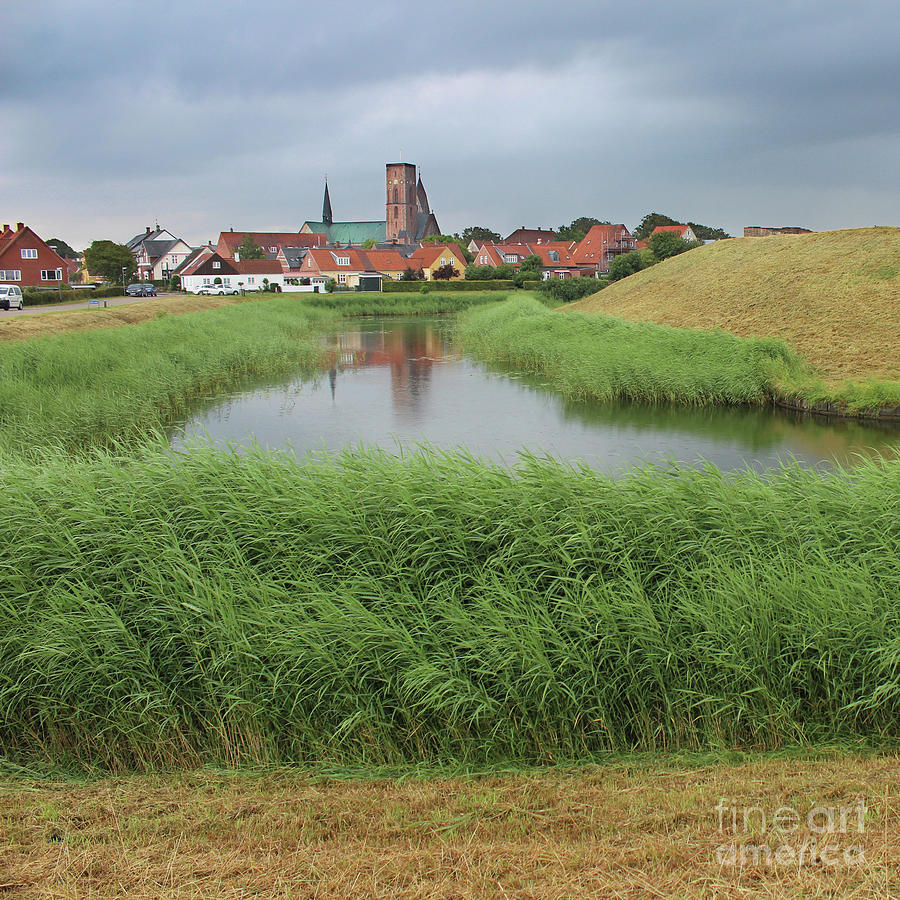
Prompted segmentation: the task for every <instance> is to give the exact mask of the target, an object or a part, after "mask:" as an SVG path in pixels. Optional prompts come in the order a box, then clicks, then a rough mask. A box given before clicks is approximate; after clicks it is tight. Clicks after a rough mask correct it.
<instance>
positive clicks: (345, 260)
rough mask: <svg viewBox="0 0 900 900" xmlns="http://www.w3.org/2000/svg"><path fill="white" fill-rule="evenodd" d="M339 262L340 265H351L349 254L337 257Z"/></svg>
mask: <svg viewBox="0 0 900 900" xmlns="http://www.w3.org/2000/svg"><path fill="white" fill-rule="evenodd" d="M336 260H337V264H338V265H339V266H349V265H350V257H349V256H338V257H336Z"/></svg>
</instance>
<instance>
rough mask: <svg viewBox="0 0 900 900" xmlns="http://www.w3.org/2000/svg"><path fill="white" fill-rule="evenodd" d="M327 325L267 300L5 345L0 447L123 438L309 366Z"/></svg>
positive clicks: (23, 448) (304, 310) (290, 305)
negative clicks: (243, 385)
mask: <svg viewBox="0 0 900 900" xmlns="http://www.w3.org/2000/svg"><path fill="white" fill-rule="evenodd" d="M334 321H335V317H334V315H333V314H332V313H329V312H327V311H326V310H316V309H311V308H308V307H305V306H302V305H300V304H298V303H297V302H296V300H293V299H291V298H277V299H272V300H267V301H261V302H258V303H253V304H249V303H246V304H239V305H234V306H223V307H221V308H219V309H211V310H205V311H202V312H196V313H190V314H187V315H182V316H170V315H162V316H160V317H158V318H156V319H153V320H150V321H146V322H141V323H138V324H135V325H129V326H125V327H119V328H103V329H94V330H90V331H83V332H69V333H64V334H59V335H52V336H46V337H39V338H34V339H31V340H27V341H12V342H9V343H7V344H5V345H4V346H3V350H2V353H0V448H5V449H7V450H14V451H16V452H27V451H28V450H29V448H32V447H40V446H48V445H52V446H56V447H58V448H60V449H62V450H64V451H76V450H83V449H84V448H86V447H91V446H98V445H108V444H110V443H113V442H115V443H121V442H123V441H126V442H128V441H133V440H135V439H138V438H140V437H141V436H143V435H145V434H146V433H147V432H149V431H152V430H154V429H159V428H164V427H165V426H167V425H168V424H170V423H171V422H173V421H174V420H175V419H177V418H178V417H179V416H182V415H184V414H185V412H186V411H187V410H188V409H189V408H190V404H191V403H192V402H193V401H195V400H196V399H197V398H198V397H201V396H205V395H212V394H215V393H218V392H221V391H223V390H227V389H228V388H230V387H232V386H233V385H235V384H237V383H238V382H239V381H240V379H242V378H244V377H246V376H251V375H261V374H271V373H275V372H289V371H296V370H297V369H298V368H301V367H304V366H305V367H308V368H311V369H313V368H317V367H318V366H319V365H320V364H321V362H322V360H323V358H324V353H325V349H324V346H323V345H322V342H321V334H322V332H323V330H324V329H325V328H327V327H328V326H329V325H331V324H333V322H334Z"/></svg>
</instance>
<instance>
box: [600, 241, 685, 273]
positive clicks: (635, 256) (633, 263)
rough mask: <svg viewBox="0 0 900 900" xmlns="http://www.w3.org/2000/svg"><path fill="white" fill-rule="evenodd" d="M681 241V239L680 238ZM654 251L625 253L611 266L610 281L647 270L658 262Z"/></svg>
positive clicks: (613, 261) (611, 263) (614, 260)
mask: <svg viewBox="0 0 900 900" xmlns="http://www.w3.org/2000/svg"><path fill="white" fill-rule="evenodd" d="M679 240H681V238H679ZM656 261H657V260H656V257H655V256H654V255H653V251H652V250H632V251H631V253H623V254H622V255H621V256H617V257H616V258H615V259H613V260H612V262H610V264H609V273H608V277H609V280H610V281H619V280H620V279H622V278H627V277H628V276H629V275H634V273H635V272H640V271H641V269H647V268H649V267H650V266H652V265H653V264H654V263H655V262H656Z"/></svg>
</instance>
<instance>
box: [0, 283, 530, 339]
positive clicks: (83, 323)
mask: <svg viewBox="0 0 900 900" xmlns="http://www.w3.org/2000/svg"><path fill="white" fill-rule="evenodd" d="M510 293H512V292H510ZM515 294H516V296H522V295H524V296H533V295H532V294H530V292H528V291H516V292H515ZM506 297H507V294H506V293H502V292H496V291H470V292H468V293H464V294H452V293H451V294H441V293H439V292H438V291H435V292H434V293H432V292H431V291H429V293H427V294H420V293H416V294H381V293H374V292H373V293H363V294H357V293H355V292H354V293H350V292H347V293H344V292H340V293H334V294H305V293H304V294H247V295H246V296H244V297H241V296H237V297H233V296H230V295H228V296H222V297H218V296H216V297H207V296H197V295H194V294H178V295H176V296H172V297H160V298H158V299H154V300H147V301H142V302H139V303H128V304H123V305H122V306H116V307H109V308H107V309H69V310H66V309H58V310H57V309H55V310H53V311H50V312H44V313H40V314H37V315H31V316H15V317H12V318H4V319H0V341H19V340H27V339H29V338H33V337H43V336H46V335H50V334H62V333H64V332H67V331H92V330H94V329H96V328H114V327H116V326H119V325H136V324H138V323H140V322H148V321H150V320H151V319H155V318H156V317H157V316H158V315H159V314H160V313H165V314H170V315H173V316H177V315H185V314H188V313H195V312H201V311H203V310H207V309H217V308H219V307H221V306H233V305H235V304H244V303H257V302H265V301H267V300H273V299H282V300H285V301H287V300H291V301H292V302H294V303H295V304H297V305H298V306H300V307H308V308H311V309H324V310H331V311H333V312H335V313H339V314H340V315H342V316H420V315H440V314H442V313H452V312H460V311H462V310H464V309H469V308H470V307H472V306H479V305H481V304H483V303H497V302H500V301H502V300H505V299H506Z"/></svg>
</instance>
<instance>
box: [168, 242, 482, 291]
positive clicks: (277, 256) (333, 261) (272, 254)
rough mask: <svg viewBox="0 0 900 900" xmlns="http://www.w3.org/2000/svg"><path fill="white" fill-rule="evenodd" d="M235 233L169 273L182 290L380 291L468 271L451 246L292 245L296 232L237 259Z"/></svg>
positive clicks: (458, 253)
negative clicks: (388, 282)
mask: <svg viewBox="0 0 900 900" xmlns="http://www.w3.org/2000/svg"><path fill="white" fill-rule="evenodd" d="M237 233H238V232H223V234H222V235H221V236H220V238H219V243H218V244H217V245H216V247H213V246H212V244H211V243H210V244H209V245H207V246H205V247H201V248H200V249H199V250H196V251H194V253H193V254H191V255H190V256H189V257H188V258H187V259H186V260H185V261H184V262H183V263H182V264H181V265H180V266H179V267H178V268H177V269H175V270H174V271H173V272H172V274H173V275H178V276H179V277H180V279H181V286H182V288H183V289H184V290H186V291H197V290H199V289H200V288H201V287H203V286H204V285H209V284H223V285H225V286H226V287H231V288H235V289H242V290H245V291H258V290H263V289H265V288H271V287H277V288H278V289H280V290H282V291H301V290H315V289H317V288H318V287H320V286H322V285H324V284H325V283H326V282H328V281H331V280H333V281H334V282H335V283H336V284H338V285H342V286H345V287H347V288H364V289H369V290H380V289H381V283H382V281H383V279H386V278H388V279H393V280H395V281H396V280H399V279H400V278H402V277H403V276H404V274H405V273H413V274H414V275H415V276H416V277H421V278H423V279H425V280H432V279H433V278H434V277H435V273H437V272H438V270H439V269H442V268H444V269H445V271H448V270H449V271H448V274H450V273H452V275H451V277H454V278H460V277H462V276H463V275H464V273H465V267H466V258H465V254H464V253H463V252H462V250H461V249H460V248H459V247H458V246H457V245H455V244H424V245H420V246H418V247H415V248H413V249H412V251H411V252H410V253H409V255H406V254H405V253H404V252H402V251H400V250H398V249H397V248H396V247H373V248H369V249H363V248H361V247H352V246H349V247H323V246H320V245H316V246H307V247H303V246H294V243H295V242H296V239H297V237H298V235H297V234H292V235H291V234H288V235H281V236H279V237H278V238H277V239H276V238H275V237H271V238H270V242H269V243H266V244H264V245H263V244H261V245H260V246H263V247H264V248H265V253H266V258H264V259H241V258H240V250H239V246H240V241H237V242H236V241H235V240H234V238H233V237H232V235H234V234H237ZM253 236H254V239H257V237H258V236H259V237H261V236H262V235H259V234H254V235H253ZM288 241H290V242H291V243H288ZM407 277H409V276H407Z"/></svg>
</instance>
